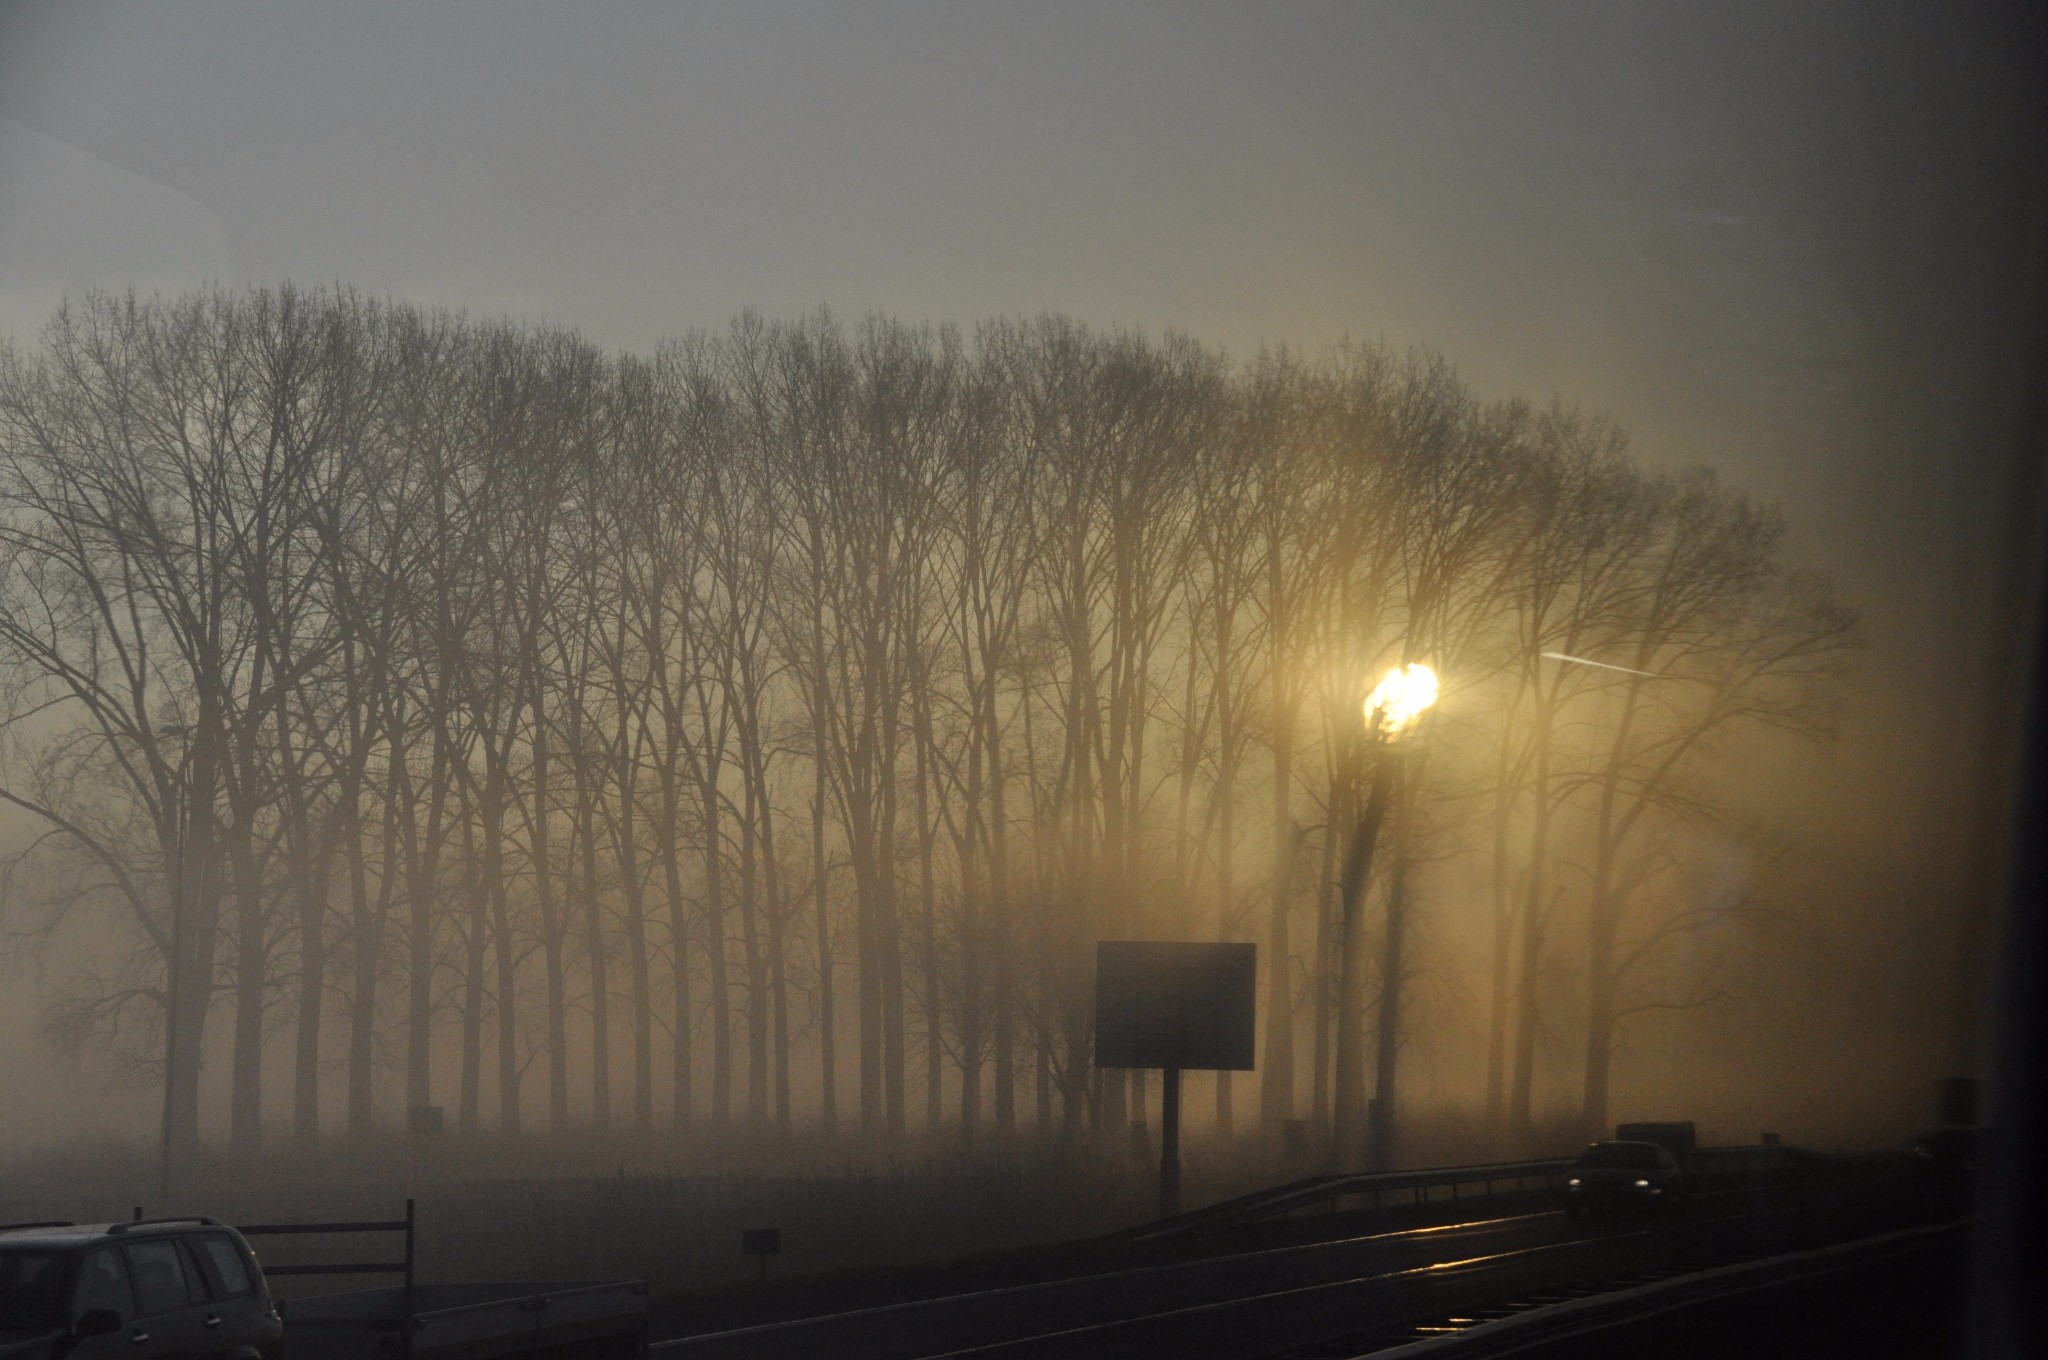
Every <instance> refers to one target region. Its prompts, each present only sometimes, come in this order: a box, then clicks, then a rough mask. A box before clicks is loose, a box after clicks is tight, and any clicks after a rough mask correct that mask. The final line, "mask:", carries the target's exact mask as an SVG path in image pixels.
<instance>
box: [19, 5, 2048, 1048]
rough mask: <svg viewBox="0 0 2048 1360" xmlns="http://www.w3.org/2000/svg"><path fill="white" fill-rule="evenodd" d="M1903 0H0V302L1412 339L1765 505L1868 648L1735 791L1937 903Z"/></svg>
mask: <svg viewBox="0 0 2048 1360" xmlns="http://www.w3.org/2000/svg"><path fill="white" fill-rule="evenodd" d="M1909 8H1911V9H1914V10H1919V9H1922V8H1924V7H1908V6H1904V5H1899V4H1883V5H1872V4H1841V5H1832V6H1799V7H1788V6H1785V5H1783V4H1778V3H1770V4H1759V5H1712V6H1702V5H1697V4H1695V3H1690V2H1689V0H1676V2H1675V3H1664V4H1644V3H1625V4H1610V5H1554V4H1543V5H1521V6H1514V7H1507V6H1470V7H1466V6H1444V5H1419V4H1418V5H1360V4H1278V3H1260V4H1257V5H1197V4H1174V5H1168V4H1157V5H1154V4H1117V5H1103V4H1100V3H1062V4H1051V3H1032V4H1026V5H1003V6H998V5H993V4H990V5H970V4H954V3H949V4H825V3H819V4H814V5H770V4H761V3H748V4H739V5H688V6H671V5H660V6H655V5H648V6H627V5H607V6H602V7H597V6H569V5H561V6H553V7H543V6H538V5H504V4H437V5H429V6H415V5H403V6H400V5H367V4H354V3H352V4H348V5H333V4H325V5H316V4H311V3H275V2H273V3H263V4H235V3H212V2H207V3H181V4H176V5H150V6H142V5H63V6H58V5H43V4H19V3H16V4H8V5H6V6H5V7H4V8H0V332H11V333H12V334H13V335H14V336H16V337H17V338H18V339H20V340H22V341H27V340H30V339H32V337H33V335H34V332H35V330H36V328H37V327H38V326H39V325H40V323H41V321H42V320H43V318H44V317H45V316H46V315H47V314H48V312H49V310H50V309H51V308H52V307H53V306H54V305H55V304H56V302H57V300H58V299H59V297H60V296H62V295H63V294H64V293H65V292H66V291H67V290H69V291H71V292H74V293H75V292H77V291H79V290H80V289H82V288H83V287H85V286H87V285H90V284H98V285H103V286H109V287H125V286H128V285H130V284H134V285H135V286H138V287H140V288H142V289H144V290H148V289H155V288H164V289H172V288H181V287H187V286H190V285H192V284H194V283H197V282H199V281H202V280H205V279H208V278H220V279H224V280H228V281H232V282H250V283H272V282H276V281H279V280H282V279H293V280H298V281H302V282H307V283H319V282H335V281H338V282H342V283H346V284H352V285H355V286H358V287H361V288H363V289H365V290H367V291H370V292H373V293H379V294H383V293H388V294H391V295H394V296H397V297H400V298H404V299H407V300H411V301H419V302H439V303H447V304H450V305H455V306H460V307H464V308H468V309H471V310H475V311H479V312H485V313H500V312H503V313H511V314H515V315H520V316H524V317H528V318H532V319H547V320H555V321H560V322H563V323H567V324H573V325H575V326H578V327H580V328H582V329H583V330H584V331H585V332H586V333H588V334H589V335H590V336H592V337H593V338H594V339H596V340H598V341H599V342H601V343H604V344H607V345H613V346H622V347H632V348H640V349H645V348H648V347H650V346H651V345H652V344H653V343H654V342H655V341H656V340H657V339H658V338H660V337H662V336H664V335H671V334H676V333H679V332H681V331H684V330H686V329H689V328H691V327H715V326H717V325H720V324H722V323H723V322H724V321H725V320H726V319H727V318H728V317H729V316H730V315H731V314H732V313H733V312H735V311H736V310H738V309H740V308H742V307H750V306H751V307H755V308H758V309H760V310H762V311H764V312H766V313H768V314H771V315H790V314H794V313H799V312H803V311H806V310H809V309H812V308H816V307H818V306H821V305H822V306H829V307H830V308H832V309H833V310H834V311H835V312H837V313H838V314H840V315H842V316H846V317H857V316H859V315H861V314H863V313H866V312H869V311H883V312H887V313H891V314H894V315H897V316H901V317H903V318H906V319H910V320H931V321H944V322H957V323H960V324H962V325H972V324H973V323H974V322H975V321H976V320H979V319H982V318H986V317H992V316H997V315H1018V314H1035V313H1040V312H1048V311H1052V312H1064V313H1069V314H1072V315H1074V316H1077V317H1079V318H1081V319H1083V320H1085V321H1088V322H1091V323H1096V324H1101V325H1128V326H1132V327H1137V328H1141V329H1144V330H1146V331H1148V332H1153V333H1157V332H1159V331H1161V330H1165V329H1181V330H1185V331H1187V332H1189V333H1190V334H1192V335H1194V336H1196V337H1198V338H1200V339H1202V340H1204V341H1207V342H1210V343H1216V344H1222V345H1226V346H1228V347H1229V348H1230V350H1231V352H1232V353H1233V354H1235V355H1238V356H1240V357H1242V356H1246V355H1249V354H1250V353H1252V352H1254V351H1255V350H1256V349H1257V348H1258V347H1259V346H1261V345H1267V344H1290V345H1295V346H1299V347H1305V348H1308V349H1310V350H1315V349H1318V348H1320V347H1322V346H1324V345H1326V344H1328V343H1330V342H1332V341H1334V340H1336V339H1338V338H1340V337H1343V336H1346V335H1354V336H1359V337H1363V338H1369V339H1385V340H1387V341H1390V342H1392V343H1394V344H1396V345H1406V344H1429V345H1432V346H1434V347H1436V348H1438V349H1440V350H1441V351H1443V352H1444V353H1445V354H1446V355H1448V356H1449V357H1450V358H1451V359H1452V360H1453V361H1454V362H1455V363H1456V364H1457V365H1458V366H1459V368H1460V370H1461V371H1462V372H1463V373H1464V375H1465V376H1466V377H1467V378H1468V379H1469V380H1471V381H1472V382H1473V383H1474V385H1475V386H1476V387H1477V388H1478V389H1480V390H1481V391H1482V392H1486V393H1489V394H1494V395H1506V394H1510V393H1519V394H1524V395H1527V396H1529V397H1531V398H1534V399H1537V400H1546V399H1548V398H1549V397H1550V396H1551V395H1553V394H1556V395H1558V396H1561V397H1563V398H1564V399H1566V400H1567V401H1576V402H1582V403H1584V404H1586V405H1588V406H1591V407H1597V408H1604V409H1607V410H1610V411H1612V412H1614V413H1615V414H1616V415H1618V416H1619V417H1620V419H1621V420H1622V421H1623V422H1624V423H1625V424H1627V425H1628V426H1629V427H1630V429H1631V430H1632V431H1633V433H1634V436H1635V441H1636V444H1637V446H1638V449H1639V451H1640V452H1641V453H1642V454H1643V456H1644V457H1645V458H1646V459H1647V460H1649V461H1651V462H1652V463H1658V464H1670V465H1678V464H1683V463H1691V462H1697V461H1704V462H1709V463H1712V464H1713V465H1715V466H1717V467H1719V468H1721V469H1722V470H1723V471H1724V472H1725V473H1726V474H1727V476H1728V477H1729V479H1730V480H1731V481H1733V482H1735V483H1736V484H1738V485H1741V486H1744V487H1747V488H1749V489H1751V490H1753V491H1754V492H1756V493H1757V494H1758V495H1759V496H1761V497H1762V498H1764V499H1766V500H1772V501H1776V502H1778V503H1780V504H1781V505H1782V506H1783V507H1784V509H1785V511H1786V513H1787V516H1788V518H1789V519H1790V520H1791V522H1792V525H1793V535H1794V537H1793V542H1794V547H1795V552H1796V554H1797V555H1798V556H1800V557H1801V558H1802V559H1804V560H1805V561H1807V562H1809V563H1811V564H1812V565H1815V566H1817V567H1819V568H1822V569H1825V570H1827V571H1829V572H1831V573H1832V574H1834V575H1835V576H1836V578H1837V579H1838V581H1839V582H1840V584H1841V586H1842V588H1843V593H1844V594H1845V595H1846V596H1847V598H1848V599H1849V600H1850V601H1851V602H1852V603H1853V604H1854V605H1856V606H1857V607H1858V608H1859V609H1860V610H1862V611H1863V613H1864V615H1865V618H1866V624H1867V631H1868V635H1869V640H1870V649H1869V656H1868V658H1867V666H1866V685H1865V688H1864V690H1863V691H1862V693H1861V696H1860V697H1859V699H1858V700H1857V703H1856V705H1855V706H1854V709H1853V712H1852V715H1851V719H1850V726H1849V730H1848V734H1847V739H1846V740H1845V742H1844V744H1843V746H1842V748H1841V749H1840V750H1838V751H1837V752H1835V753H1833V754H1831V755H1826V756H1816V757H1815V758H1814V762H1813V765H1812V767H1811V768H1805V769H1802V770H1800V771H1796V772H1792V773H1789V774H1786V775H1785V776H1784V780H1783V784H1784V787H1783V788H1782V789H1781V790H1779V792H1778V793H1777V795H1776V797H1777V799H1778V802H1779V804H1780V805H1781V806H1783V807H1788V808H1789V807H1792V806H1794V805H1801V804H1808V805H1810V804H1813V803H1815V802H1816V801H1819V802H1822V803H1828V805H1830V806H1837V807H1839V806H1853V807H1855V808H1857V809H1858V820H1855V821H1854V822H1853V824H1851V825H1847V826H1846V827H1845V826H1835V827H1832V828H1830V830H1829V834H1830V835H1831V836H1832V837H1833V838H1834V843H1836V844H1837V845H1838V846H1839V847H1841V848H1840V853H1841V854H1843V856H1844V857H1845V859H1848V858H1856V857H1859V856H1863V855H1864V854H1865V850H1866V848H1867V847H1870V846H1873V845H1891V846H1896V845H1899V844H1916V845H1925V846H1928V847H1930V848H1929V851H1928V854H1927V856H1926V857H1924V858H1922V857H1916V858H1915V860H1914V863H1913V864H1911V865H1910V866H1908V865H1902V864H1899V863H1896V862H1891V861H1880V862H1877V863H1873V864H1866V865H1864V866H1863V867H1864V872H1866V873H1868V874H1869V875H1870V877H1871V878H1872V879H1873V880H1875V879H1880V878H1894V879H1895V878H1897V876H1898V875H1899V874H1900V873H1904V874H1905V877H1906V882H1907V885H1908V886H1907V887H1906V888H1904V889H1901V891H1924V892H1928V893H1936V892H1941V891H1946V890H1948V889H1949V888H1951V887H1952V886H1953V885H1954V884H1956V883H1959V882H1965V881H1967V880H1968V879H1969V866H1968V864H1967V863H1965V861H1966V860H1967V859H1968V858H1969V856H1970V854H1971V853H1973V852H1972V851H1971V849H1970V838H1971V836H1972V835H1973V834H1975V833H1974V831H1973V830H1972V829H1971V828H1969V827H1960V828H1959V827H1957V826H1956V825H1955V824H1954V823H1953V822H1952V821H1951V820H1950V819H1951V818H1952V817H1954V816H1955V815H1956V814H1957V813H1958V812H1959V811H1964V810H1967V808H1968V807H1970V806H1971V805H1972V804H1971V799H1972V797H1973V795H1974V791H1975V787H1976V785H1975V784H1974V783H1973V779H1974V777H1975V776H1974V774H1973V772H1974V771H1976V770H1977V769H1978V768H1979V766H1978V764H1977V762H1978V761H1980V759H1981V758H1982V755H1983V752H1984V750H1985V749H1986V748H1985V747H1984V745H1983V740H1982V739H1983V732H1982V728H1981V724H1982V720H1983V718H1984V716H1985V713H1986V712H1987V710H1986V709H1985V707H1984V702H1983V700H1982V698H1981V691H1977V690H1972V691H1971V693H1973V694H1977V695H1978V696H1979V697H1977V698H1973V699H1972V700H1970V701H1969V702H1966V703H1965V704H1963V705H1962V706H1961V707H1962V717H1961V718H1960V719H1959V720H1957V721H1954V722H1951V721H1948V720H1946V719H1941V718H1936V719H1932V720H1927V721H1914V722H1907V721H1906V720H1905V719H1906V718H1907V715H1909V714H1912V713H1913V712H1914V711H1915V709H1916V707H1917V706H1918V705H1920V704H1922V703H1924V702H1925V701H1927V700H1928V699H1929V698H1930V697H1931V696H1933V695H1934V694H1936V693H1937V692H1938V691H1939V689H1940V688H1941V686H1942V685H1943V684H1944V683H1946V681H1945V679H1944V675H1945V672H1941V671H1938V670H1937V668H1936V666H1935V664H1934V662H1935V661H1936V660H1937V659H1940V661H1941V662H1942V664H1943V665H1948V664H1951V663H1953V664H1955V665H1957V666H1960V667H1961V669H1962V673H1963V674H1964V675H1965V676H1966V677H1967V678H1968V679H1969V681H1970V683H1971V684H1973V685H1974V684H1977V683H1979V682H1981V681H1982V679H1983V676H1984V674H1985V672H1986V669H1987V668H1990V667H1994V666H1995V664H1996V661H1997V652H1996V648H1997V644H1998V643H1999V641H2000V637H2001V630H1999V629H1998V628H1996V627H1994V626H1993V620H1994V619H1996V618H1998V617H2000V616H2001V614H2000V611H2001V610H2002V609H2003V608H2005V606H2003V605H2001V604H2000V603H1999V597H1998V590H1999V588H2000V587H1999V579H2000V578H1999V571H2000V568H2001V566H2002V564H2003V563H2004V561H2005V560H2006V559H2005V557H2004V556H2003V555H2002V547H2003V539H2004V536H2005V534H2006V532H2007V529H2008V518H2009V516H2008V513H2007V512H2008V509H2009V502H2008V501H2007V500H2006V499H2005V498H2004V490H2005V487H2006V479H2007V478H2009V477H2010V476H2011V475H2012V472H2011V468H2010V465H2009V464H2008V462H2007V461H2006V460H2007V456H2008V451H2009V442H2008V436H2009V430H2008V422H2009V421H2010V420H2011V418H2012V408H2011V404H2010V403H2011V397H2012V390H2011V389H2012V386H2013V383H2014V377H2013V370H2012V367H2011V366H2012V365H2013V364H2014V363H2015V362H2017V355H2018V351H2017V349H2016V347H2015V345H2014V341H2013V337H2014V334H2015V325H2016V318H2017V317H2018V316H2019V315H2020V310H2021V308H2022V305H2023V290H2022V287H2021V284H2022V283H2023V282H2025V281H2026V280H2025V279H2023V277H2022V271H2021V269H2020V262H2021V261H2023V260H2025V259H2026V258H2027V257H2026V256H2025V255H2024V254H2023V251H2024V249H2025V247H2026V244H2027V241H2028V237H2027V235H2026V220H2025V218H2024V217H2023V215H2022V213H2021V212H2020V211H2019V209H2020V208H2022V207H2024V206H2025V205H2024V203H2023V202H2022V201H2021V200H2020V199H2019V198H2018V196H2017V195H2018V194H2019V192H2020V186H2021V183H2022V180H2021V176H2022V175H2023V173H2024V172H2025V171H2026V170H2027V169H2028V168H2029V167H2027V166H2026V165H2025V164H2024V157H2026V156H2027V155H2029V154H2031V153H2030V149H2029V147H2028V145H2027V143H2026V140H2025V138H2024V137H2023V136H2022V135H2021V132H2020V129H2021V128H2022V127H2023V126H2024V124H2023V119H2024V118H2025V117H2026V116H2028V115H2027V111H2026V110H2025V109H2023V108H2022V106H2021V100H2020V94H2019V91H2021V90H2022V89H2023V88H2024V84H2023V77H2024V75H2025V71H2024V69H2023V56H2022V53H2023V51H2024V44H2023V43H2021V42H2019V41H2018V39H2019V38H2020V37H2022V36H2025V35H2022V34H2019V33H2018V31H2017V29H2016V28H2015V27H2014V26H2011V25H2002V24H2000V23H1998V22H1995V21H1989V20H1981V21H1980V20H1963V19H1958V18H1956V17H1953V16H1952V15H1950V16H1946V17H1942V16H1937V15H1935V14H1934V13H1932V12H1931V11H1930V12H1927V13H1919V14H1911V13H1908V12H1907V11H1908V9H1909ZM1788 10H1796V12H1788ZM1994 749H1995V748H1994ZM1959 770H1960V771H1961V773H1958V771H1959ZM1829 800H1833V801H1832V802H1831V803H1829ZM1952 916H1953V913H1951V916H1950V918H1944V919H1945V920H1947V922H1948V923H1947V924H1944V925H1941V926H1939V927H1938V929H1939V930H1948V929H1951V928H1953V920H1952V919H1951V918H1952ZM1930 928H1931V929H1936V928H1937V927H1930ZM1965 971H1967V968H1966V969H1965ZM1955 1023H1957V1024H1958V1025H1959V1027H1960V1028H1959V1032H1962V1031H1967V1030H1968V1029H1969V1028H1970V1026H1971V1024H1972V1023H1973V1022H1972V1021H1971V1020H1970V1019H1969V1018H1968V1017H1967V1016H1964V1017H1960V1018H1958V1019H1957V1020H1956V1021H1955ZM8 1024H9V1025H10V1026H12V1025H15V1024H16V1022H15V1021H13V1020H10V1021H9V1022H8Z"/></svg>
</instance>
